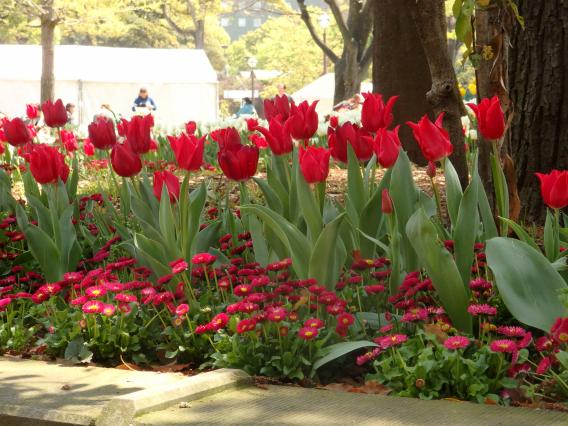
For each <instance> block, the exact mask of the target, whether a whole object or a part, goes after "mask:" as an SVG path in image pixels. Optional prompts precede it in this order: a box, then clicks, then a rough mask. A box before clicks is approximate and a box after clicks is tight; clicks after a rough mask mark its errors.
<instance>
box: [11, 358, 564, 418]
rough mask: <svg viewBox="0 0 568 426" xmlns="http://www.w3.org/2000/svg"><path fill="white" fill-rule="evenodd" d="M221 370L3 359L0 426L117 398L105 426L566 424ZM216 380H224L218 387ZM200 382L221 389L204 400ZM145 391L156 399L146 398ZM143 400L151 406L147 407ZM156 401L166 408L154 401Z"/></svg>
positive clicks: (96, 407)
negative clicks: (247, 382) (263, 382)
mask: <svg viewBox="0 0 568 426" xmlns="http://www.w3.org/2000/svg"><path fill="white" fill-rule="evenodd" d="M225 371H227V373H222V370H221V371H216V372H215V373H205V374H200V375H198V376H195V377H194V378H188V377H185V376H183V375H181V374H176V373H152V372H139V371H128V370H117V369H110V368H98V367H77V366H68V365H62V364H57V363H45V362H41V361H30V360H19V359H13V358H3V357H0V426H12V425H14V426H24V425H25V426H28V425H29V426H38V425H43V426H47V425H49V426H62V425H93V424H94V423H95V420H96V419H98V421H99V422H101V423H104V421H105V416H101V412H103V413H108V412H109V411H108V409H109V408H108V407H109V406H110V404H112V403H113V401H114V402H116V399H117V398H118V399H121V398H133V399H132V401H134V408H135V409H136V410H135V412H133V413H134V414H133V416H136V417H135V420H134V421H132V416H130V417H129V416H127V415H126V414H128V413H122V412H121V411H120V412H119V411H110V413H116V414H113V415H111V416H110V417H112V418H107V419H106V423H104V424H105V425H108V424H110V425H112V426H122V425H125V426H129V425H131V424H135V425H136V426H168V425H170V426H174V425H175V426H181V425H211V426H214V425H243V426H248V425H251V426H253V425H273V426H274V425H279V426H320V425H321V426H335V425H338V426H343V425H357V426H381V425H393V426H397V425H436V426H438V425H440V426H445V425H448V426H449V425H451V426H454V425H476V426H477V425H480V426H482V425H511V426H523V425H527V426H552V425H562V426H568V414H566V413H561V412H553V411H546V410H530V409H523V408H503V407H497V406H487V405H479V404H473V403H467V402H448V401H420V400H417V399H410V398H397V397H385V396H377V395H361V394H352V393H344V392H335V391H330V390H318V389H303V388H298V387H284V386H268V387H267V389H261V388H257V387H252V386H248V387H244V388H241V389H239V390H225V389H227V387H229V386H227V384H228V383H229V382H230V381H231V380H232V379H231V377H233V376H232V375H231V374H236V373H231V374H229V370H225ZM208 375H209V376H208ZM207 377H209V378H207ZM234 379H235V380H240V379H239V378H238V377H236V378H234ZM219 380H222V381H223V383H221V384H220V385H219V383H220V382H219ZM205 381H209V384H210V385H214V387H215V386H216V389H218V390H223V391H222V392H218V393H215V394H213V395H211V396H206V397H203V395H205V394H206V393H205V389H206V383H204V382H205ZM216 381H217V382H219V383H217V384H216ZM235 383H236V382H235ZM149 393H150V394H152V395H155V397H149V396H148V394H149ZM211 393H212V392H210V393H207V394H211ZM136 395H138V396H137V397H135V396H136ZM192 395H193V396H192ZM154 400H155V401H154ZM141 401H142V402H143V403H144V404H146V405H145V406H146V408H148V407H149V408H151V409H146V408H144V406H143V404H142V405H141ZM153 401H154V402H155V404H154V405H153V408H152V403H153ZM159 401H163V402H164V404H158V402H159ZM180 401H181V403H180ZM186 401H188V402H186ZM103 407H105V408H104V410H107V411H104V410H103ZM182 407H185V408H182ZM145 412H147V414H140V413H145ZM121 414H122V415H121Z"/></svg>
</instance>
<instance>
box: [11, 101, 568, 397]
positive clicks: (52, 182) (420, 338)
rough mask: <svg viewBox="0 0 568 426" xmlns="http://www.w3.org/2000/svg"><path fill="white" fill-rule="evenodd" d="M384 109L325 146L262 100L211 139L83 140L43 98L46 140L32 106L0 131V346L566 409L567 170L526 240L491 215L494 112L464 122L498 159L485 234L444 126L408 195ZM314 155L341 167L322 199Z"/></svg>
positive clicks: (111, 127) (309, 123)
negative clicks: (335, 188)
mask: <svg viewBox="0 0 568 426" xmlns="http://www.w3.org/2000/svg"><path fill="white" fill-rule="evenodd" d="M395 102H396V98H391V99H390V100H388V101H387V102H386V104H385V103H384V102H383V99H382V97H381V96H380V95H373V94H366V95H365V102H364V104H363V109H362V112H361V117H360V122H358V123H353V122H352V121H346V120H345V119H344V118H341V117H339V118H338V117H336V116H332V117H330V119H329V121H328V122H327V123H326V126H327V130H326V133H325V134H323V135H322V134H320V133H318V128H321V127H322V124H321V123H320V122H319V120H318V117H317V114H316V113H315V104H312V105H308V104H307V103H302V104H300V105H297V106H296V105H294V104H293V103H292V104H290V103H289V101H288V99H287V98H286V97H280V98H278V97H277V98H276V99H275V101H267V104H266V107H265V110H266V112H267V115H268V117H267V118H268V122H267V123H259V122H258V121H257V120H253V119H251V120H247V121H246V122H243V128H241V129H237V128H235V127H220V128H216V129H209V132H208V133H207V134H205V133H204V132H203V131H202V129H199V128H198V126H197V125H196V124H195V123H193V122H189V123H188V124H187V125H186V127H185V129H183V131H182V132H180V133H179V134H176V135H162V134H159V133H158V132H154V134H153V133H152V128H153V125H154V123H153V118H152V116H151V115H148V116H145V117H137V116H135V117H133V118H132V119H131V120H130V121H127V120H124V119H121V120H118V121H117V122H114V121H111V120H109V119H107V118H99V119H97V120H96V121H95V122H94V123H92V124H91V125H90V126H89V137H88V139H84V140H82V141H81V140H78V139H77V137H76V135H75V134H74V133H73V132H72V131H70V130H68V129H64V128H63V127H64V126H65V123H66V115H65V114H64V111H63V110H62V108H63V106H62V103H61V102H60V101H58V102H56V103H55V104H52V103H47V104H44V105H43V106H42V108H41V110H42V111H43V121H44V123H45V126H48V127H50V128H54V129H57V130H56V132H55V137H56V138H55V142H54V144H43V143H38V141H37V138H36V134H37V132H38V131H39V130H40V128H43V125H40V124H39V123H38V120H39V109H38V108H34V107H33V106H32V107H29V108H28V118H27V119H25V120H24V119H21V118H14V119H3V122H2V127H1V128H2V132H1V133H0V140H3V141H7V143H8V144H10V145H11V146H12V147H13V148H10V149H7V148H6V146H7V145H5V144H4V143H2V145H0V146H2V149H3V151H4V156H5V164H4V167H3V170H5V171H6V172H1V173H0V205H1V206H2V211H3V213H2V217H1V222H0V228H2V230H3V234H2V236H1V237H0V244H1V246H0V248H1V252H0V255H1V256H0V349H1V350H2V351H4V352H10V353H21V354H46V355H48V356H53V357H62V356H64V357H65V358H68V359H72V360H75V361H81V362H84V361H90V360H93V361H96V362H99V363H104V364H108V365H113V364H116V363H118V362H121V361H122V362H124V361H125V360H126V361H128V362H132V363H135V364H140V365H147V364H155V363H169V362H172V361H173V362H178V363H191V364H192V365H193V366H194V367H195V368H197V367H203V368H205V367H235V368H241V369H243V370H245V371H247V372H248V373H250V374H255V375H266V376H271V377H274V378H277V379H279V380H285V381H299V382H301V383H314V382H329V381H333V380H337V379H338V378H342V377H344V376H352V377H354V378H357V379H359V380H368V381H371V380H372V381H377V382H379V383H381V384H383V385H385V386H387V387H388V388H389V389H391V390H392V392H394V393H395V394H397V395H402V396H414V397H420V398H426V399H430V398H442V397H456V398H460V399H464V400H474V401H479V402H487V401H492V402H495V403H498V402H499V403H510V402H515V403H519V402H522V401H526V400H533V399H540V398H542V399H544V400H546V401H557V400H563V399H565V398H566V396H567V395H568V385H567V383H568V352H566V346H567V344H568V311H567V303H566V299H567V298H568V291H567V284H566V278H567V274H566V263H565V259H566V253H567V252H566V247H567V246H568V242H567V241H568V235H567V234H568V232H567V228H566V225H567V224H568V220H567V217H566V215H565V214H563V213H562V209H563V208H565V207H566V205H568V172H566V171H564V172H560V171H553V172H551V173H550V174H546V175H545V174H539V178H540V179H541V182H542V192H543V198H544V201H545V203H546V204H547V205H548V206H549V207H550V208H551V211H550V212H549V214H548V216H547V220H546V224H545V227H544V234H543V235H544V236H543V242H542V245H539V244H537V242H535V240H534V239H533V237H531V235H530V234H529V233H528V232H527V231H526V230H525V229H524V228H523V227H521V226H520V225H518V224H516V223H515V222H513V221H512V220H509V219H508V218H507V214H508V199H507V196H506V194H507V193H508V191H507V187H506V180H505V178H504V175H503V172H502V169H501V166H500V161H499V150H498V144H499V140H500V139H501V137H502V135H503V132H504V121H503V116H502V112H501V109H500V107H499V104H498V101H497V100H495V99H493V100H484V101H483V102H482V103H481V104H480V105H479V106H472V109H473V111H474V112H475V114H476V116H477V120H478V123H479V126H478V127H479V131H480V132H481V133H482V134H483V135H484V137H485V138H486V139H490V140H493V142H491V143H492V144H493V146H494V148H495V149H494V154H493V157H492V172H493V181H494V182H495V194H496V207H497V214H498V216H499V222H498V223H496V222H495V221H494V214H493V212H492V211H491V208H490V205H489V202H488V198H487V195H486V193H485V190H484V187H483V185H482V184H481V181H480V178H479V174H478V173H477V149H478V147H477V144H476V141H475V140H471V139H470V140H468V147H467V149H468V151H467V158H468V166H469V168H470V176H471V180H470V184H469V186H468V187H467V188H466V189H465V190H462V188H461V186H460V184H459V180H458V177H457V173H456V172H455V170H454V168H453V166H452V164H451V162H450V160H449V159H448V156H449V155H450V154H451V153H452V150H453V149H454V147H453V146H452V144H451V143H450V141H449V137H448V133H447V132H446V131H445V130H444V128H443V126H442V124H443V116H440V117H438V119H437V120H436V121H435V122H432V121H430V120H429V119H428V118H427V117H423V118H422V119H421V120H420V121H419V122H418V123H409V125H410V126H411V127H412V130H413V132H414V136H415V138H416V140H417V142H418V143H419V145H420V147H421V149H422V151H423V153H424V156H425V158H426V159H427V160H428V161H429V165H428V167H427V174H428V176H429V179H430V182H431V185H432V190H431V191H429V192H430V193H431V194H433V196H429V195H428V194H427V193H426V192H425V191H423V190H422V189H420V188H419V187H417V185H416V184H415V181H414V179H413V174H412V168H411V164H410V161H409V160H408V157H407V156H406V154H405V152H404V151H403V150H402V149H401V144H400V141H399V139H398V128H399V127H398V126H397V127H395V128H394V129H392V130H390V128H391V127H392V121H393V116H392V113H391V109H392V107H393V104H394V103H395ZM470 133H471V132H470ZM154 137H155V139H154ZM80 144H82V150H80V149H79V145H80ZM330 162H333V163H335V165H336V166H337V167H341V168H343V169H345V173H346V175H347V178H346V183H345V196H344V197H341V199H340V200H339V199H337V198H332V197H330V196H329V193H328V187H327V186H326V180H327V178H328V175H329V168H330ZM218 169H220V170H221V171H222V173H223V176H224V178H223V179H222V180H223V182H222V184H223V186H222V189H221V188H220V187H219V186H218V184H211V183H210V179H209V178H208V176H210V175H211V174H215V173H217V170H218ZM377 169H381V172H380V173H378V172H377ZM259 171H262V172H263V173H262V177H261V174H259V173H258V172H259ZM440 175H443V176H444V180H445V204H446V205H447V208H442V202H441V194H440V188H439V184H438V180H437V177H439V176H440ZM377 176H381V178H380V179H378V178H377ZM180 178H181V181H180ZM79 182H83V183H85V185H87V186H88V188H91V189H90V190H85V189H84V186H82V185H79ZM217 182H219V179H217ZM20 184H21V185H23V191H22V193H23V196H24V197H23V199H18V200H17V199H16V198H14V187H15V186H16V185H20ZM231 192H233V193H235V194H236V195H237V196H236V197H233V196H231V197H230V196H229V194H230V193H231ZM512 236H515V237H516V238H512Z"/></svg>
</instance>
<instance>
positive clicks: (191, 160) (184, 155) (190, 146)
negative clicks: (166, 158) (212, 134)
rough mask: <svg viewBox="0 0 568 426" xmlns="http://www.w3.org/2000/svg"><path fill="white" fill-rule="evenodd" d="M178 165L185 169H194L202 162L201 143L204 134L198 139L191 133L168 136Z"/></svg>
mask: <svg viewBox="0 0 568 426" xmlns="http://www.w3.org/2000/svg"><path fill="white" fill-rule="evenodd" d="M168 140H169V141H170V145H171V147H172V151H173V152H174V155H175V157H176V161H177V163H178V166H179V167H180V168H182V169H184V170H187V171H195V170H199V169H200V168H201V165H202V164H203V144H204V142H205V136H203V137H202V138H200V139H197V137H196V136H195V135H193V134H190V135H186V134H185V133H182V134H181V135H179V136H178V137H175V136H168Z"/></svg>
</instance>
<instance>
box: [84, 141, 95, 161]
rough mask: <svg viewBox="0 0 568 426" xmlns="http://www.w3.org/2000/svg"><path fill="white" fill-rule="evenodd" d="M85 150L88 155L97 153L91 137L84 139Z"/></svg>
mask: <svg viewBox="0 0 568 426" xmlns="http://www.w3.org/2000/svg"><path fill="white" fill-rule="evenodd" d="M83 152H84V153H85V155H86V156H87V157H92V156H93V155H95V145H93V143H92V142H91V140H90V139H85V140H84V141H83Z"/></svg>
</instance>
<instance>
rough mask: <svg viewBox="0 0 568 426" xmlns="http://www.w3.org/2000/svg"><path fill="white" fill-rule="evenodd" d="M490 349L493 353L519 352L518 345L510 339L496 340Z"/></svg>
mask: <svg viewBox="0 0 568 426" xmlns="http://www.w3.org/2000/svg"><path fill="white" fill-rule="evenodd" d="M489 349H491V350H492V351H493V352H508V353H513V352H516V351H517V344H516V343H515V342H514V341H512V340H509V339H501V340H494V341H493V342H491V344H490V345H489Z"/></svg>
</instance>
